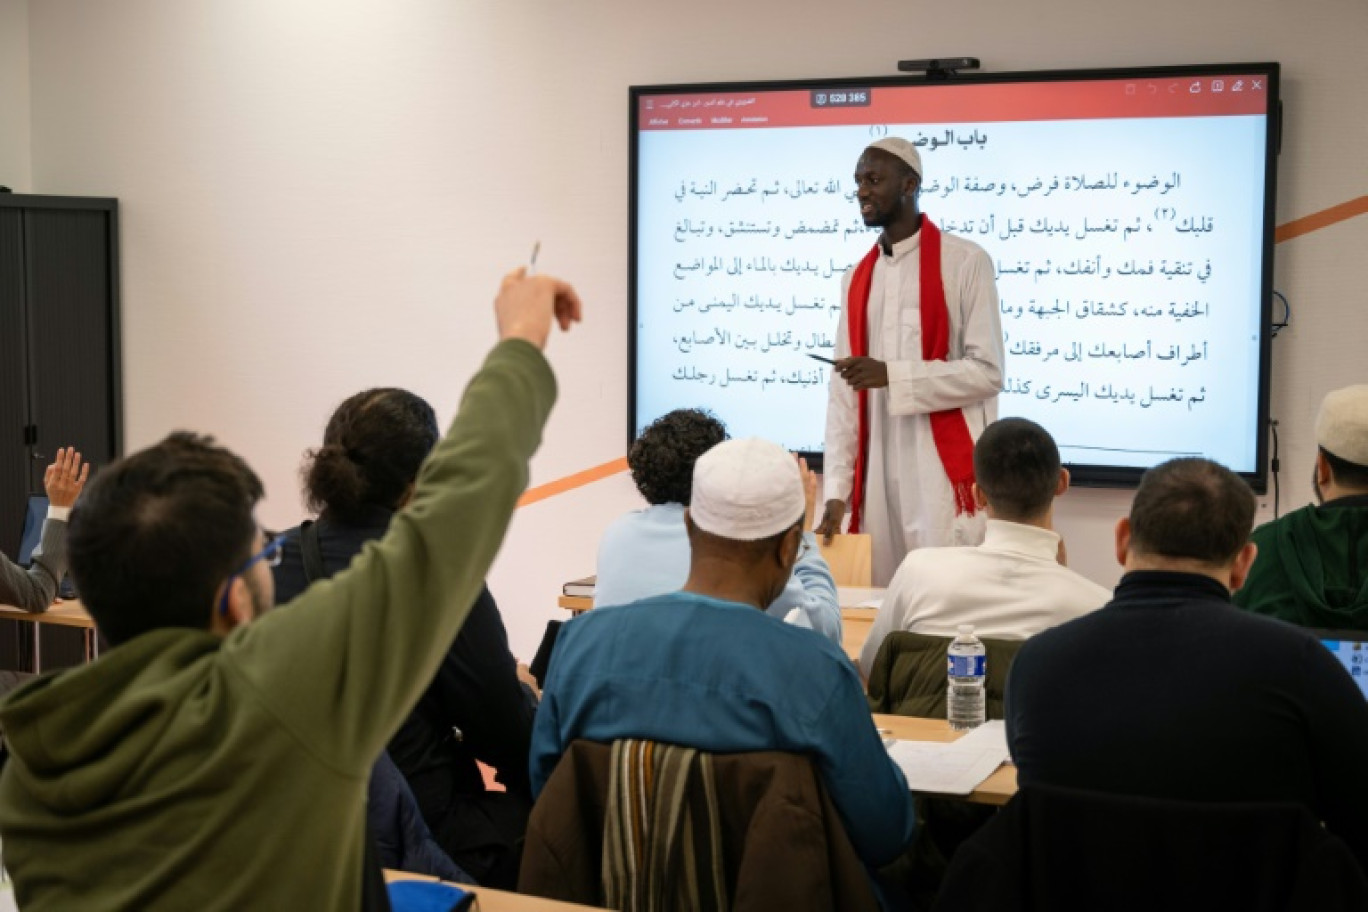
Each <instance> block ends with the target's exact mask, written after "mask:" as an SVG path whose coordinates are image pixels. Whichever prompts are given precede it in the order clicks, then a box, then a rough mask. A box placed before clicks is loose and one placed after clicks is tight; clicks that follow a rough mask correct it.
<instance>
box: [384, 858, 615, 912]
mask: <svg viewBox="0 0 1368 912" xmlns="http://www.w3.org/2000/svg"><path fill="white" fill-rule="evenodd" d="M436 879H437V878H435V877H428V876H427V875H426V874H410V873H409V872H408V871H394V870H390V869H389V868H386V869H385V883H390V882H392V881H396V880H425V881H435V880H436ZM456 886H458V887H460V888H461V889H462V890H465V891H467V892H469V893H474V894H475V895H476V896H477V897H479V912H572V910H576V909H578V910H581V912H583V910H585V909H590V910H597V909H599V908H600V907H599V906H581V905H579V904H577V903H568V902H561V901H560V900H556V899H542V898H541V897H540V896H524V895H522V894H521V893H508V892H505V891H504V890H495V889H492V888H490V887H476V886H473V885H471V884H456Z"/></svg>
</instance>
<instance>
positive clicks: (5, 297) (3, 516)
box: [0, 194, 123, 668]
mask: <svg viewBox="0 0 1368 912" xmlns="http://www.w3.org/2000/svg"><path fill="white" fill-rule="evenodd" d="M118 251H119V247H118V201H117V200H113V199H90V198H77V197H63V196H30V195H19V194H0V551H3V552H4V553H5V554H7V555H9V556H10V557H14V555H15V554H16V552H17V550H18V547H19V535H20V531H21V529H22V525H23V517H24V507H25V503H26V501H27V498H28V495H29V493H30V492H35V493H36V492H41V491H42V489H43V470H44V469H45V468H46V467H47V465H48V464H49V463H50V462H51V461H52V456H53V454H54V453H55V452H56V450H57V448H58V447H61V446H67V445H70V446H75V447H76V448H77V449H79V450H80V451H81V453H82V455H83V456H84V457H85V458H86V459H88V460H89V461H91V462H92V463H94V465H95V466H96V467H98V466H100V465H104V464H107V463H108V462H110V461H111V460H112V459H114V458H115V457H116V456H118V455H119V454H120V453H121V452H122V447H123V438H122V424H123V422H122V397H121V391H120V367H119V352H120V343H119V256H118ZM31 630H32V625H29V624H19V623H17V622H12V621H4V622H0V668H23V667H27V666H28V655H29V650H31V648H32V633H31ZM42 630H43V633H42V636H43V643H42V652H43V665H44V667H47V668H50V667H56V666H58V665H63V664H74V663H75V662H78V661H80V660H81V656H82V650H83V645H82V641H81V635H80V632H79V631H76V630H65V629H61V628H51V627H43V628H42ZM67 641H70V642H69V643H68V642H67Z"/></svg>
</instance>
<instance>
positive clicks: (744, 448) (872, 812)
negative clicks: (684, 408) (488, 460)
mask: <svg viewBox="0 0 1368 912" xmlns="http://www.w3.org/2000/svg"><path fill="white" fill-rule="evenodd" d="M803 517H804V492H803V484H802V480H801V477H800V474H799V469H798V466H797V464H796V463H795V461H794V459H793V457H792V456H791V455H790V454H788V453H787V452H785V451H784V450H783V449H782V448H781V447H779V446H777V445H775V444H773V443H768V442H766V441H762V440H756V439H748V440H732V441H727V442H725V443H721V444H719V445H717V446H716V447H713V448H712V449H710V450H709V451H708V452H707V453H706V454H704V455H703V456H702V457H701V458H699V459H698V462H697V465H696V468H695V470H694V475H693V490H692V503H691V504H690V506H689V507H688V508H687V509H686V510H685V512H684V517H683V521H684V525H685V527H686V528H687V530H688V537H689V543H690V545H691V560H690V567H689V573H688V578H687V580H685V582H684V588H683V590H682V591H680V592H675V593H671V594H668V595H660V596H655V597H652V598H647V599H644V600H642V601H638V602H635V603H632V604H630V605H623V606H618V607H608V608H596V609H595V610H593V611H590V612H587V613H586V614H584V615H583V616H581V617H579V618H576V619H575V620H572V621H570V622H569V623H567V624H566V625H565V627H564V628H563V629H562V630H561V633H560V639H559V640H558V642H557V644H556V652H555V656H554V658H553V659H552V663H551V670H550V672H549V674H548V676H547V681H546V689H545V691H544V692H543V694H542V703H541V708H540V709H539V710H538V712H537V719H536V723H535V725H534V727H533V731H532V758H531V772H532V789H533V793H534V795H535V794H539V793H540V792H541V789H542V787H543V786H544V785H545V784H546V781H547V778H548V777H549V776H550V774H551V771H552V770H553V769H554V768H555V766H556V763H557V761H558V760H559V759H560V756H561V754H562V753H563V752H564V751H565V749H566V747H567V746H568V745H569V743H570V742H571V741H573V740H575V739H578V738H584V739H588V740H591V741H600V742H609V741H613V740H616V739H618V738H645V739H650V740H656V741H663V742H668V743H672V744H680V745H686V746H689V747H694V748H697V749H700V750H706V751H711V752H736V751H766V750H777V751H787V752H792V753H803V754H808V755H810V756H811V757H812V758H813V761H814V763H815V764H816V766H817V770H818V772H819V774H820V776H821V778H822V781H823V784H824V785H825V787H826V789H827V792H828V794H830V796H831V799H832V803H833V804H834V805H835V806H836V809H837V811H838V812H839V814H840V816H841V820H842V822H843V824H844V826H845V829H846V832H847V834H848V835H849V836H850V840H851V842H852V844H853V845H854V846H855V850H856V852H858V853H859V855H860V857H861V858H862V859H863V860H864V861H865V863H866V864H868V865H870V866H878V865H881V864H885V863H887V862H889V861H890V860H892V859H893V858H894V857H896V856H897V855H898V853H899V852H900V851H902V849H903V848H904V847H905V846H906V845H907V844H908V843H909V842H910V841H911V839H912V836H913V833H914V830H915V826H916V821H915V814H914V812H913V807H912V797H911V794H910V793H909V792H908V790H907V783H906V780H905V779H904V778H903V775H902V772H901V771H900V770H899V769H898V768H897V766H896V765H894V763H893V761H892V760H890V759H889V756H888V753H887V751H886V750H885V749H884V746H883V742H882V740H881V739H880V737H879V734H878V732H877V730H876V729H875V727H874V721H873V717H872V716H871V715H870V713H869V707H868V704H867V703H866V702H865V696H864V690H863V688H862V687H861V684H860V678H859V675H858V674H857V673H856V671H855V666H854V665H853V664H852V663H851V661H850V659H849V658H847V657H846V655H845V654H844V653H843V652H842V651H841V649H840V648H839V647H837V646H836V645H834V644H833V643H832V642H831V641H830V640H828V639H826V638H824V637H822V636H818V635H816V634H815V633H814V632H813V631H811V630H806V629H802V628H800V627H797V626H795V625H792V624H784V623H781V622H779V621H778V620H777V619H776V618H774V617H772V616H770V615H768V614H767V613H766V612H765V611H764V607H765V606H767V605H770V604H772V603H773V601H774V600H775V598H776V597H777V596H778V594H779V592H780V591H781V590H782V589H783V588H784V586H785V584H786V583H787V581H788V580H789V578H790V576H791V575H792V568H793V565H794V562H795V561H796V560H797V559H798V556H799V552H800V551H801V550H802V549H803V548H804V547H806V543H805V538H806V536H805V534H804V529H803Z"/></svg>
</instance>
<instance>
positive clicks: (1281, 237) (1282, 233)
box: [518, 196, 1368, 507]
mask: <svg viewBox="0 0 1368 912" xmlns="http://www.w3.org/2000/svg"><path fill="white" fill-rule="evenodd" d="M1365 213H1368V196H1360V197H1359V198H1357V199H1351V200H1349V202H1347V203H1340V204H1339V205H1338V206H1331V207H1330V208H1329V209H1322V210H1321V211H1320V212H1313V213H1311V214H1310V215H1305V216H1302V217H1301V218H1299V219H1293V220H1292V221H1290V222H1287V223H1286V224H1283V225H1279V226H1278V227H1277V228H1275V229H1274V230H1273V240H1274V242H1275V243H1279V244H1281V243H1282V242H1283V241H1290V240H1292V239H1293V238H1296V237H1301V236H1302V235H1304V234H1310V233H1311V232H1313V231H1319V230H1320V229H1321V228H1328V227H1329V226H1331V225H1334V224H1336V223H1338V222H1343V221H1345V220H1347V219H1351V218H1353V217H1354V216H1357V215H1363V214H1365ZM625 471H627V460H626V459H625V458H623V459H614V460H613V461H612V462H605V463H603V465H597V466H594V467H593V468H592V469H585V470H584V471H583V472H576V473H575V474H574V475H567V476H565V477H564V478H558V479H556V480H555V481H552V482H548V483H547V484H544V485H538V486H537V487H535V488H531V489H530V490H528V491H527V492H526V493H525V494H523V496H522V497H521V498H519V500H518V506H520V507H525V506H527V505H528V504H534V503H536V502H537V501H539V500H546V499H547V498H548V497H555V496H556V495H557V494H564V493H565V492H566V491H573V490H575V489H576V488H582V487H584V486H585V485H587V484H593V483H594V482H596V481H601V480H603V479H604V478H609V477H611V476H613V475H616V474H617V473H619V472H625Z"/></svg>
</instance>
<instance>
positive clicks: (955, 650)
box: [945, 624, 988, 731]
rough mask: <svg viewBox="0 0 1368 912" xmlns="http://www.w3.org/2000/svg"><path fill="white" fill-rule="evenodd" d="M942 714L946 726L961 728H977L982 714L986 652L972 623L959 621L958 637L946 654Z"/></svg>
mask: <svg viewBox="0 0 1368 912" xmlns="http://www.w3.org/2000/svg"><path fill="white" fill-rule="evenodd" d="M945 658H946V662H945V664H946V691H945V707H946V710H947V712H946V715H947V717H948V718H949V720H950V727H951V728H953V729H955V730H957V731H963V730H965V729H969V728H977V727H978V726H980V725H982V724H983V720H984V718H985V717H986V712H985V704H984V690H985V688H984V678H985V676H986V674H987V672H988V651H987V650H986V649H984V648H983V641H982V640H980V639H979V638H978V637H976V636H974V625H973V624H960V625H959V636H957V637H955V639H954V640H953V641H952V642H951V643H950V649H949V652H948V653H947V654H946V657H945Z"/></svg>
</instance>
